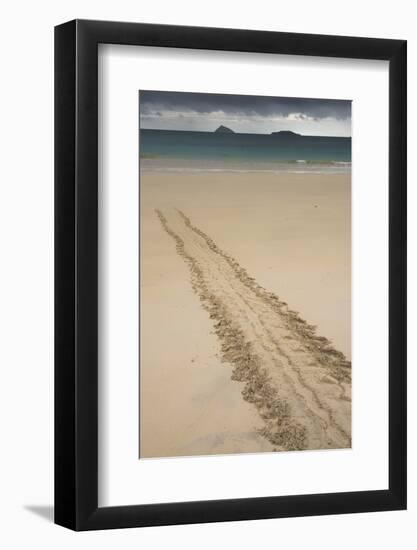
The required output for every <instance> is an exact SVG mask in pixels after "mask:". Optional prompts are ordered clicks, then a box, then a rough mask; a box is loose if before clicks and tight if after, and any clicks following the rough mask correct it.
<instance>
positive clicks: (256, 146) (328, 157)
mask: <svg viewBox="0 0 417 550" xmlns="http://www.w3.org/2000/svg"><path fill="white" fill-rule="evenodd" d="M140 166H141V170H150V171H173V172H177V171H187V172H188V171H197V172H200V171H228V170H230V171H233V172H235V171H237V172H240V171H242V172H248V171H262V172H263V171H266V172H271V171H272V172H274V171H277V172H280V171H285V172H331V173H333V172H335V173H338V172H342V173H343V172H348V171H350V169H351V138H347V137H322V136H301V135H297V134H291V133H279V134H270V135H267V134H235V133H230V134H229V133H215V132H212V133H211V132H186V131H172V130H144V129H142V130H141V131H140Z"/></svg>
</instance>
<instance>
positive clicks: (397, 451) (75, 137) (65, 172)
mask: <svg viewBox="0 0 417 550" xmlns="http://www.w3.org/2000/svg"><path fill="white" fill-rule="evenodd" d="M98 44H123V45H146V46H159V47H165V48H193V49H203V50H213V51H214V50H225V51H240V52H262V53H270V54H290V55H303V56H321V57H337V58H354V59H374V60H387V61H388V62H389V488H388V489H386V490H376V491H358V492H348V493H334V494H306V495H296V496H273V497H261V498H242V499H230V500H216V501H211V500H210V501H199V502H182V503H168V504H146V505H137V506H118V507H99V506H98V497H97V495H98V443H97V442H98V438H97V435H98V349H97V336H98V328H97V327H98V314H97V308H98V290H97V278H98V250H97V247H98V151H97V146H98V131H97V128H98V108H97V105H98V62H97V58H98V56H97V53H98ZM406 113H407V108H406V41H404V40H386V39H373V38H354V37H342V36H321V35H311V34H292V33H280V32H264V31H249V30H236V29H219V28H197V27H182V26H165V25H149V24H142V23H118V22H106V21H84V20H74V21H70V22H68V23H64V24H62V25H59V26H57V27H56V28H55V523H57V524H59V525H62V526H65V527H68V528H70V529H74V530H77V531H78V530H92V529H108V528H123V527H141V526H155V525H170V524H184V523H200V522H216V521H236V520H249V519H261V518H281V517H289V516H310V515H324V514H341V513H353V512H371V511H386V510H402V509H405V508H406V135H407V132H406Z"/></svg>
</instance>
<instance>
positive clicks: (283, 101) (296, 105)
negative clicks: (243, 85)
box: [139, 91, 351, 136]
mask: <svg viewBox="0 0 417 550" xmlns="http://www.w3.org/2000/svg"><path fill="white" fill-rule="evenodd" d="M139 100H140V127H141V128H153V129H164V130H194V131H203V132H212V131H214V130H215V129H216V128H217V127H218V126H220V125H221V124H222V125H224V126H228V127H229V128H231V129H232V130H234V131H235V132H238V133H254V134H269V133H271V132H276V131H279V130H292V131H293V132H297V133H299V134H304V135H310V136H313V135H317V136H350V135H351V102H350V101H345V100H334V99H302V98H289V97H266V96H249V95H247V96H245V95H223V94H194V93H186V92H153V91H141V92H140V93H139Z"/></svg>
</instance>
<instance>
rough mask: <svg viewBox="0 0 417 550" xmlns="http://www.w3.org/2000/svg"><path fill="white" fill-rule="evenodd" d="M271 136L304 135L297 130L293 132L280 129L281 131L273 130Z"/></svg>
mask: <svg viewBox="0 0 417 550" xmlns="http://www.w3.org/2000/svg"><path fill="white" fill-rule="evenodd" d="M271 136H282V137H302V135H301V134H297V133H296V132H291V130H280V131H279V132H271Z"/></svg>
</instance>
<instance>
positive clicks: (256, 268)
mask: <svg viewBox="0 0 417 550" xmlns="http://www.w3.org/2000/svg"><path fill="white" fill-rule="evenodd" d="M176 209H178V210H179V211H178V210H176ZM156 210H157V212H156ZM141 246H142V253H141V452H140V455H141V457H155V456H181V455H194V454H220V453H230V452H260V451H271V450H293V449H315V448H342V447H347V446H350V367H349V364H348V362H347V361H346V359H349V357H350V176H349V175H334V174H333V175H331V174H314V175H312V174H279V175H273V174H254V173H252V174H247V175H246V174H227V175H226V174H221V173H217V174H215V175H213V174H198V175H196V174H187V175H172V174H171V175H169V174H152V173H143V174H142V177H141ZM284 302H285V304H284ZM287 303H288V305H286V304H287ZM294 310H297V311H299V312H300V313H299V314H296V313H295V312H294ZM310 325H317V331H316V333H315V332H314V331H313V330H312V328H311V326H310ZM320 337H322V338H320ZM324 337H325V338H324ZM242 350H244V351H242ZM343 354H344V355H345V356H346V359H345V357H343Z"/></svg>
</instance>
